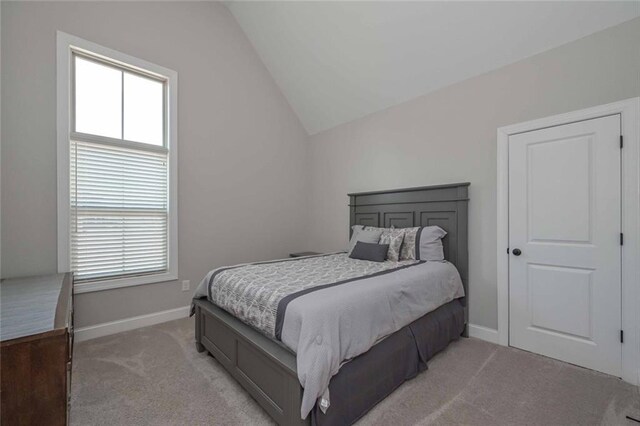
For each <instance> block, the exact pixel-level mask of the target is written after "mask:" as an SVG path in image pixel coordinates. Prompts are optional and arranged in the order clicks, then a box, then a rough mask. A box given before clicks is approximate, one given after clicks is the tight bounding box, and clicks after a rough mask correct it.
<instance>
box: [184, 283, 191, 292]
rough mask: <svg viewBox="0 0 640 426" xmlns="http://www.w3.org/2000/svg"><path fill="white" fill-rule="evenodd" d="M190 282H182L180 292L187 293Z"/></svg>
mask: <svg viewBox="0 0 640 426" xmlns="http://www.w3.org/2000/svg"><path fill="white" fill-rule="evenodd" d="M190 285H191V282H190V281H189V280H184V281H182V291H189V287H190Z"/></svg>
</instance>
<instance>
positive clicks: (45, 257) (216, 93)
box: [1, 2, 308, 327]
mask: <svg viewBox="0 0 640 426" xmlns="http://www.w3.org/2000/svg"><path fill="white" fill-rule="evenodd" d="M1 7H2V13H1V15H2V21H1V22H2V25H1V26H2V29H1V32H2V34H1V37H2V41H1V42H2V59H1V60H2V89H3V93H2V129H1V130H2V134H1V137H2V146H1V157H2V167H1V169H2V178H1V182H2V273H3V276H4V277H11V276H19V275H29V274H42V273H50V272H55V271H56V264H57V263H56V262H57V260H56V247H57V242H56V183H55V182H56V51H55V47H56V38H55V36H56V30H62V31H64V32H68V33H70V34H73V35H77V36H79V37H82V38H85V39H87V40H90V41H93V42H95V43H98V44H101V45H104V46H106V47H109V48H112V49H116V50H119V51H122V52H124V53H127V54H130V55H134V56H137V57H140V58H142V59H145V60H147V61H150V62H154V63H157V64H159V65H162V66H165V67H168V68H171V69H174V70H176V71H177V72H178V74H179V104H178V126H179V135H178V137H179V140H178V152H179V166H178V167H179V169H178V174H179V189H178V190H179V196H178V204H179V277H180V279H189V280H191V286H192V289H193V288H194V287H195V285H196V284H197V283H198V281H199V280H200V279H202V277H203V276H204V275H205V273H206V272H207V271H208V270H210V269H211V268H213V267H216V266H221V265H225V264H229V263H238V262H244V261H251V260H262V259H270V258H276V257H282V256H286V254H287V253H289V252H290V251H295V250H300V249H304V248H305V242H304V239H303V232H302V231H303V228H304V226H307V225H308V221H307V220H306V219H305V218H304V217H303V215H302V214H300V206H304V205H306V203H307V198H306V195H305V189H306V187H307V176H308V173H307V171H306V167H305V166H306V161H307V157H306V154H307V150H306V146H305V145H306V144H305V143H304V142H305V139H306V133H305V132H304V130H303V128H302V127H301V125H300V123H299V121H298V119H297V117H296V116H295V114H294V113H293V112H292V110H291V109H290V107H289V105H288V104H287V102H286V100H285V99H284V97H283V96H282V94H281V93H280V91H279V89H278V88H277V86H276V85H275V83H274V82H273V80H272V78H271V76H270V75H269V73H268V72H267V70H266V68H265V67H264V65H263V64H262V62H261V61H260V60H259V58H258V57H257V55H256V54H255V52H254V50H253V48H252V47H251V45H250V43H249V42H248V40H247V39H246V37H245V36H244V33H243V32H242V30H241V29H240V28H239V27H238V25H237V24H236V21H235V20H234V18H233V17H232V16H231V15H230V13H229V12H228V10H227V9H226V8H225V7H224V6H223V5H222V4H219V3H202V2H200V3H196V2H194V3H188V2H179V3H168V2H145V3H130V2H112V3H110V4H109V3H94V2H73V3H66V2H43V3H33V2H2V6H1ZM189 300H190V293H186V292H182V291H181V290H180V285H179V283H177V282H168V283H160V284H151V285H145V286H138V287H130V288H125V289H117V290H108V291H102V292H96V293H88V294H81V295H78V296H77V299H76V322H77V326H78V327H82V326H86V325H91V324H96V323H102V322H106V321H112V320H116V319H120V318H126V317H131V316H135V315H141V314H146V313H150V312H155V311H160V310H165V309H171V308H176V307H180V306H185V305H187V304H188V303H189Z"/></svg>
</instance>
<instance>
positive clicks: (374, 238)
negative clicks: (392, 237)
mask: <svg viewBox="0 0 640 426" xmlns="http://www.w3.org/2000/svg"><path fill="white" fill-rule="evenodd" d="M351 229H352V230H353V233H352V234H351V239H350V240H349V254H351V252H352V251H353V248H354V247H355V246H356V243H357V242H358V241H362V242H363V243H374V244H378V241H379V240H380V235H382V229H381V228H371V227H364V226H362V225H353V226H352V227H351Z"/></svg>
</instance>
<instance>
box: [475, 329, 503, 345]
mask: <svg viewBox="0 0 640 426" xmlns="http://www.w3.org/2000/svg"><path fill="white" fill-rule="evenodd" d="M469 336H471V337H475V338H477V339H481V340H486V341H487V342H491V343H495V344H498V330H495V329H493V328H489V327H484V326H482V325H475V324H469Z"/></svg>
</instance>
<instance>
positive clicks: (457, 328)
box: [311, 300, 465, 426]
mask: <svg viewBox="0 0 640 426" xmlns="http://www.w3.org/2000/svg"><path fill="white" fill-rule="evenodd" d="M464 328H465V320H464V307H463V306H462V304H461V303H460V301H459V300H454V301H452V302H449V303H447V304H446V305H443V306H441V307H439V308H438V309H436V310H435V311H433V312H430V313H429V314H427V315H425V316H423V317H421V318H419V319H417V320H416V321H414V322H412V323H411V324H409V325H407V326H405V327H403V328H401V329H400V330H398V331H397V332H395V333H393V334H392V335H390V336H389V337H387V338H386V339H385V340H383V341H382V342H379V343H378V344H376V345H375V346H373V347H372V348H371V349H370V350H369V351H367V352H366V353H364V354H362V355H360V356H358V357H356V358H354V359H353V360H352V361H351V362H349V363H347V364H345V365H343V366H342V367H341V368H340V371H339V372H338V374H336V375H335V376H333V377H332V378H331V382H330V384H329V393H330V395H331V407H330V408H329V410H327V413H326V414H324V413H322V411H321V410H320V409H319V407H318V406H317V405H316V407H315V408H314V409H313V411H312V413H311V422H312V425H318V426H325V425H350V424H353V423H354V422H355V421H357V420H358V419H359V418H360V417H362V416H363V415H365V414H366V413H367V412H368V411H369V410H371V409H372V408H373V407H374V406H375V405H376V404H377V403H378V402H380V401H382V400H383V399H384V398H386V397H387V396H388V395H389V394H391V393H392V392H393V391H394V390H395V389H396V388H398V387H399V386H400V385H401V384H402V383H404V382H405V381H407V380H409V379H412V378H414V377H416V376H417V375H418V373H420V372H421V371H424V370H426V369H427V361H428V360H429V359H431V358H432V357H433V356H434V355H435V354H437V353H438V352H440V351H441V350H443V349H444V348H446V347H447V345H448V344H449V343H450V342H451V341H453V340H456V339H458V338H459V337H460V335H461V334H462V332H463V331H464Z"/></svg>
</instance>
